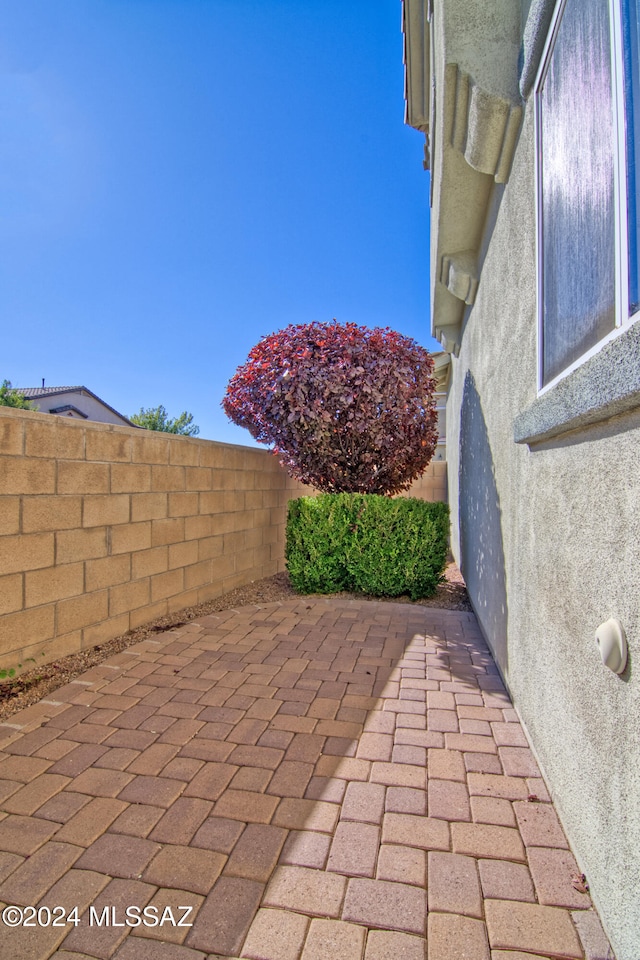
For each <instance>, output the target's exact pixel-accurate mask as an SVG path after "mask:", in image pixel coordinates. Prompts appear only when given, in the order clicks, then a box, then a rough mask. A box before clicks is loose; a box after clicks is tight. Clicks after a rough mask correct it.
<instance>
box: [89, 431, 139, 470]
mask: <svg viewBox="0 0 640 960" xmlns="http://www.w3.org/2000/svg"><path fill="white" fill-rule="evenodd" d="M86 430H87V436H86V441H85V451H86V458H87V460H102V461H105V462H106V463H117V462H121V463H122V462H124V463H128V462H131V435H130V434H129V433H127V432H124V431H123V432H122V433H121V432H120V431H119V430H118V429H113V428H111V429H110V428H106V429H105V428H104V427H95V426H94V425H93V424H92V425H91V427H89V426H88V425H87V427H86Z"/></svg>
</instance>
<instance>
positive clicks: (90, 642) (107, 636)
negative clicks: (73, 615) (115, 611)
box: [82, 613, 129, 650]
mask: <svg viewBox="0 0 640 960" xmlns="http://www.w3.org/2000/svg"><path fill="white" fill-rule="evenodd" d="M128 629H129V614H128V613H121V614H120V615H119V616H117V617H109V619H108V620H101V621H100V623H96V624H93V625H92V626H90V627H85V628H84V630H83V631H82V649H83V650H88V649H90V648H91V647H95V646H97V645H98V644H99V643H105V642H106V641H107V640H113V638H114V637H121V636H122V635H123V633H126V632H127V631H128Z"/></svg>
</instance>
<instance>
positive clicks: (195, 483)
mask: <svg viewBox="0 0 640 960" xmlns="http://www.w3.org/2000/svg"><path fill="white" fill-rule="evenodd" d="M185 469H186V489H187V490H211V478H212V477H213V471H212V470H210V469H209V467H186V468H185Z"/></svg>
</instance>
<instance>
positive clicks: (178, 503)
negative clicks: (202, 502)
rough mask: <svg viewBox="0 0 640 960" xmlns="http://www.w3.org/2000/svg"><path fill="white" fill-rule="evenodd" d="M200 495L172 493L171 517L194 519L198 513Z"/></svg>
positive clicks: (170, 499) (170, 495)
mask: <svg viewBox="0 0 640 960" xmlns="http://www.w3.org/2000/svg"><path fill="white" fill-rule="evenodd" d="M198 499H199V494H197V493H170V494H169V516H170V517H193V516H195V515H196V514H197V513H198V510H199V504H198Z"/></svg>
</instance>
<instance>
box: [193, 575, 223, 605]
mask: <svg viewBox="0 0 640 960" xmlns="http://www.w3.org/2000/svg"><path fill="white" fill-rule="evenodd" d="M221 593H222V584H221V583H219V582H218V581H217V580H216V581H215V583H207V584H205V585H204V586H203V587H199V588H198V603H207V601H209V600H215V599H216V597H219V596H220V594H221Z"/></svg>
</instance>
